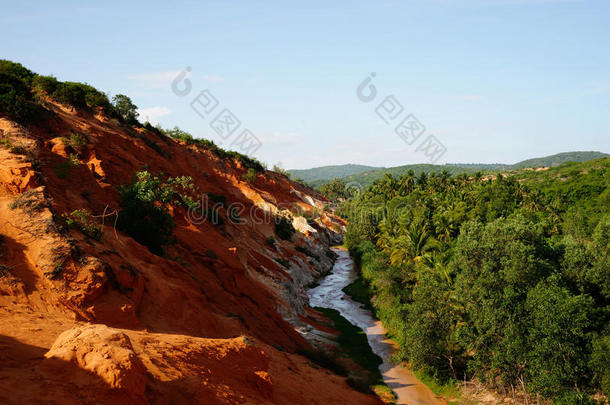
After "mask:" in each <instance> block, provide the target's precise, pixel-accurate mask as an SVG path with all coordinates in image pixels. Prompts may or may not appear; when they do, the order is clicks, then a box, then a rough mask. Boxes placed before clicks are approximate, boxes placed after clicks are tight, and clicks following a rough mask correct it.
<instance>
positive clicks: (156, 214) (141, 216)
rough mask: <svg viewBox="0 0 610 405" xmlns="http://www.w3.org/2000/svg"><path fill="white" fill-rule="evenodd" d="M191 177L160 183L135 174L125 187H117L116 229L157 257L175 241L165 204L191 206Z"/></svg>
mask: <svg viewBox="0 0 610 405" xmlns="http://www.w3.org/2000/svg"><path fill="white" fill-rule="evenodd" d="M191 181H192V179H191V178H190V177H184V176H183V177H177V178H171V177H170V178H168V179H166V180H162V178H161V176H153V175H151V174H150V173H149V172H146V171H142V172H138V173H137V178H136V179H135V180H134V181H133V182H132V183H130V184H128V185H126V186H122V187H119V193H120V195H121V211H120V212H119V218H118V227H119V229H120V230H122V231H124V232H125V233H127V234H128V235H130V236H131V237H132V238H134V239H135V240H136V241H138V242H139V243H141V244H142V245H144V246H146V247H148V249H149V250H150V251H151V252H152V253H154V254H156V255H161V254H162V253H163V247H164V246H165V245H168V244H170V243H172V242H173V240H174V220H173V218H172V216H171V215H170V213H169V211H168V209H167V208H166V205H167V204H172V203H179V204H182V205H184V206H185V207H191V206H194V205H193V204H194V200H193V199H192V198H191V197H190V196H189V195H188V194H187V193H188V192H189V190H192V189H193V186H192V183H191Z"/></svg>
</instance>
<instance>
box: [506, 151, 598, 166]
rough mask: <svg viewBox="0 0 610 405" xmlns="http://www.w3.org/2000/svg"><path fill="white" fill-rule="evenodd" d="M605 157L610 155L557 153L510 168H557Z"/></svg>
mask: <svg viewBox="0 0 610 405" xmlns="http://www.w3.org/2000/svg"><path fill="white" fill-rule="evenodd" d="M606 156H610V155H608V154H607V153H602V152H566V153H558V154H556V155H551V156H545V157H541V158H534V159H528V160H524V161H522V162H519V163H515V164H514V165H512V168H514V169H519V168H523V167H554V166H559V165H560V164H562V163H565V162H585V161H587V160H592V159H599V158H602V157H606Z"/></svg>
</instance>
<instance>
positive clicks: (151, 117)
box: [138, 106, 172, 124]
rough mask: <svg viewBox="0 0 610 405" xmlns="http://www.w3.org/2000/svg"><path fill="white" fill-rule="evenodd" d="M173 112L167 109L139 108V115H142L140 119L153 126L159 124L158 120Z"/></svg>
mask: <svg viewBox="0 0 610 405" xmlns="http://www.w3.org/2000/svg"><path fill="white" fill-rule="evenodd" d="M171 112H172V110H170V109H169V108H167V107H158V106H157V107H148V108H139V109H138V113H139V114H140V119H141V120H143V121H149V122H150V123H152V124H157V123H158V122H159V121H158V118H159V117H163V116H164V115H169V114H171Z"/></svg>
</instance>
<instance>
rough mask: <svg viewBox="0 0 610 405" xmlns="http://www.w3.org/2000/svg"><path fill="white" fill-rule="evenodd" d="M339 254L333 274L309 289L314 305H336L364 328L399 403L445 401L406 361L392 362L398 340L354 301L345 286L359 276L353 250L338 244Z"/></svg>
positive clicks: (334, 307)
mask: <svg viewBox="0 0 610 405" xmlns="http://www.w3.org/2000/svg"><path fill="white" fill-rule="evenodd" d="M333 250H334V251H335V253H337V254H338V255H339V256H338V258H337V261H336V263H335V266H334V267H333V270H332V272H331V274H329V275H328V276H327V277H326V278H324V279H323V280H322V281H321V284H320V285H319V286H317V287H315V288H312V289H310V290H309V292H308V295H309V302H310V305H311V306H312V307H324V308H332V309H336V310H337V311H339V312H340V313H341V315H343V317H344V318H345V319H347V320H348V321H349V322H351V323H352V324H354V325H356V326H358V327H359V328H361V329H362V330H363V331H364V332H365V333H366V337H367V339H368V341H369V345H370V346H371V349H372V350H373V352H375V354H377V355H378V356H379V357H381V358H382V360H383V363H382V364H381V365H380V366H379V369H380V371H381V374H382V375H383V379H384V381H385V382H386V384H387V385H388V386H389V387H390V388H391V389H392V390H393V391H394V393H395V394H396V397H397V399H398V400H397V402H396V403H397V404H409V405H412V404H445V403H446V401H444V400H442V399H440V398H438V397H437V396H436V395H434V393H433V392H432V391H431V390H430V389H429V388H428V387H427V386H426V385H425V384H423V383H422V382H421V381H419V380H418V379H417V377H415V375H414V374H413V372H412V371H411V370H410V369H409V368H408V367H406V366H405V365H403V364H392V363H391V362H390V358H391V356H392V355H393V354H394V352H395V351H396V343H395V342H393V341H392V340H390V339H388V338H387V337H386V330H385V329H384V327H383V325H382V324H381V322H380V321H379V320H377V319H375V317H374V316H373V314H372V313H371V312H370V311H368V310H366V309H363V308H362V307H361V305H360V304H359V303H357V302H355V301H353V300H352V299H351V298H350V297H349V296H348V295H346V294H345V293H344V292H343V291H342V290H343V288H344V287H346V286H347V285H349V284H350V283H352V282H353V281H354V280H356V279H357V278H358V275H357V274H356V271H355V270H354V267H353V264H352V259H351V257H350V256H349V253H348V252H347V251H345V250H343V249H339V248H334V249H333Z"/></svg>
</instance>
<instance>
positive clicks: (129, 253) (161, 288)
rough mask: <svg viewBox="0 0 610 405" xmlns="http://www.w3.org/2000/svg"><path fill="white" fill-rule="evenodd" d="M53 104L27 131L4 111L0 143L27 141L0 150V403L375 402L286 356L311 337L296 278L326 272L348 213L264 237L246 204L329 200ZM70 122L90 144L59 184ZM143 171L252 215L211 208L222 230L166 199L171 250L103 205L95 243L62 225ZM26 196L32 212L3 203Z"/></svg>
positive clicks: (301, 282)
mask: <svg viewBox="0 0 610 405" xmlns="http://www.w3.org/2000/svg"><path fill="white" fill-rule="evenodd" d="M48 108H50V109H51V110H52V111H53V118H52V119H50V120H49V121H46V122H44V123H42V124H39V125H37V126H33V127H30V128H27V129H25V128H23V127H20V126H18V125H17V124H15V123H13V122H11V121H9V120H7V119H4V118H0V130H2V135H3V137H4V139H8V140H9V142H10V143H11V144H12V145H19V146H22V147H23V149H25V150H26V151H27V155H20V154H14V153H10V151H9V149H7V148H4V147H0V235H2V236H3V243H2V249H3V251H2V254H1V255H0V263H1V264H2V265H3V267H0V403H49V402H51V403H75V404H76V403H79V404H80V403H111V402H117V401H118V402H121V403H200V404H241V403H247V404H259V403H277V404H292V403H294V404H325V405H328V404H345V403H349V404H368V403H371V404H373V403H378V402H377V400H376V399H375V398H373V397H371V396H367V395H364V394H361V393H359V392H356V391H354V390H352V389H351V388H350V387H349V386H348V385H347V384H346V383H345V381H344V379H343V378H341V377H338V376H336V375H334V374H332V373H330V372H329V371H327V370H325V369H323V368H320V367H319V366H315V365H313V364H312V363H311V362H310V361H308V360H307V359H305V358H304V357H302V356H300V355H297V354H295V353H296V352H297V351H298V350H299V349H304V348H307V347H308V343H307V341H306V340H305V339H304V338H303V337H302V336H301V334H299V333H298V332H297V331H296V329H295V328H298V327H299V326H300V325H302V324H303V322H308V317H307V314H308V313H310V310H308V309H307V307H306V297H305V294H304V287H305V286H306V285H307V284H308V283H310V282H311V281H312V280H313V279H314V278H315V277H316V276H318V275H319V272H320V271H324V270H327V269H328V268H329V267H330V265H331V262H330V259H328V258H327V257H326V256H325V254H324V253H325V251H326V250H327V247H328V245H329V244H330V243H331V242H332V240H333V238H336V236H337V233H338V232H339V231H340V230H341V227H342V226H344V223H342V221H341V220H340V219H338V218H336V217H334V216H332V215H330V214H327V213H323V214H322V216H321V218H319V219H318V220H317V221H316V223H313V222H311V221H309V224H308V223H307V221H306V220H305V218H302V217H301V218H298V219H297V220H296V221H295V225H296V228H297V229H298V230H299V231H300V232H297V234H296V235H295V237H294V238H293V242H289V241H282V240H280V239H279V238H277V237H275V239H276V240H277V243H276V246H275V247H272V246H269V244H268V243H266V239H267V238H268V237H270V236H274V232H275V231H274V226H273V224H272V223H265V224H262V225H257V224H254V223H252V221H250V220H249V219H248V218H249V216H248V215H247V212H249V211H250V210H251V209H252V207H256V208H257V209H258V211H257V212H263V211H265V210H266V211H269V212H272V213H276V212H279V211H280V210H281V209H283V208H287V207H293V208H294V207H297V206H298V207H299V208H300V209H301V210H303V211H305V212H308V213H310V214H311V213H313V212H314V211H317V212H321V211H322V209H323V207H324V204H325V203H326V201H325V199H324V197H322V196H320V195H318V194H316V193H315V192H314V191H312V190H309V189H306V188H304V187H302V186H300V185H298V184H296V183H292V182H290V181H289V180H288V179H287V178H286V177H284V176H282V175H280V174H277V173H273V172H269V171H267V172H265V173H263V174H260V175H259V176H258V179H257V180H256V181H255V182H253V183H246V182H244V181H243V180H242V178H243V175H244V174H245V173H246V169H245V168H244V167H243V166H242V165H241V164H240V163H239V162H237V161H233V160H222V159H219V158H218V157H217V156H216V155H215V154H214V153H212V152H211V151H209V150H206V149H204V148H202V147H195V146H189V145H186V144H183V143H180V142H177V141H175V140H172V139H162V138H160V137H159V136H157V135H156V134H155V133H153V132H151V131H146V130H142V129H133V128H129V127H127V126H125V125H123V124H119V123H118V122H117V121H114V120H110V119H108V118H107V117H105V116H104V115H103V114H101V113H97V114H90V113H88V112H84V111H73V110H71V109H66V108H64V107H61V106H59V105H57V104H53V103H51V102H50V101H49V105H48ZM72 132H77V133H79V134H81V135H82V136H83V137H84V138H85V139H86V144H85V145H84V147H83V148H82V149H81V150H80V151H79V152H78V153H77V156H78V164H77V165H76V166H75V167H73V168H72V169H70V170H69V175H68V176H67V177H66V178H64V179H61V178H59V177H58V176H57V173H56V171H57V170H54V168H56V167H57V165H58V164H62V163H63V162H65V161H66V158H67V157H68V156H69V155H70V154H74V153H75V151H73V150H71V148H70V147H69V146H66V145H65V142H62V140H61V137H69V136H70V134H71V133H72ZM142 138H145V139H146V141H144V140H143V139H142ZM153 142H154V143H155V144H156V145H157V147H156V149H158V150H155V149H154V148H153V147H151V146H150V145H151V144H152V143H153ZM170 156H171V157H170ZM143 167H146V170H148V171H149V172H151V173H160V172H163V173H165V174H167V175H170V176H191V177H192V178H193V180H194V184H195V186H196V187H197V188H198V189H199V190H201V191H203V192H208V193H213V194H215V195H222V196H225V197H226V199H227V201H229V202H239V203H241V204H243V205H244V206H245V207H246V208H247V211H246V214H244V218H245V219H246V220H247V221H248V223H246V224H233V223H232V222H231V221H228V220H226V218H227V213H226V211H225V210H224V209H221V210H220V212H221V216H222V217H224V219H225V221H224V225H222V226H219V225H213V224H211V223H210V222H209V221H207V222H204V223H203V224H199V225H197V224H193V223H191V222H190V221H189V219H188V217H187V215H186V212H185V210H184V209H183V208H179V207H173V208H172V214H173V217H174V221H175V223H176V229H175V236H176V243H175V244H174V245H172V246H171V247H169V248H168V250H167V252H166V255H165V257H160V256H157V255H154V254H152V253H150V252H149V251H148V249H147V248H146V247H144V246H142V245H140V244H138V243H137V242H136V241H134V240H133V239H132V238H130V237H129V236H127V235H125V234H122V233H121V232H118V231H117V232H116V233H115V230H114V227H113V222H114V217H113V216H108V217H107V218H105V220H104V222H105V226H104V229H103V239H102V241H101V242H98V241H96V240H93V239H91V238H88V237H86V236H85V235H83V234H82V233H80V232H78V231H76V230H72V231H71V232H69V233H65V232H62V231H61V230H60V229H58V227H57V226H56V222H57V221H56V219H57V218H58V217H61V215H62V214H65V213H70V212H72V211H74V210H77V209H88V210H90V211H91V212H92V213H93V214H94V215H102V214H103V213H104V212H106V213H112V212H114V211H115V210H117V209H118V207H119V196H118V193H117V191H116V186H117V185H121V184H125V183H126V182H128V181H129V180H130V179H132V178H133V176H134V175H135V173H136V172H138V171H139V170H141V169H142V168H143ZM25 192H27V196H28V201H30V204H31V206H30V208H28V207H27V206H25V207H23V208H16V209H11V204H12V203H13V202H14V201H15V200H16V199H17V198H18V197H19V196H22V195H23V193H25ZM32 206H34V208H35V209H31V207H32ZM268 222H269V221H268ZM295 245H299V246H305V247H307V249H309V250H310V251H313V252H315V254H316V255H317V256H319V258H320V259H319V261H320V262H319V263H316V262H314V261H312V259H311V258H308V257H307V256H306V255H304V254H303V253H301V252H298V251H296V250H295ZM276 258H277V259H287V260H289V264H290V266H289V268H285V267H284V266H282V265H281V264H279V263H278V262H277V261H276V260H274V259H276Z"/></svg>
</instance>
